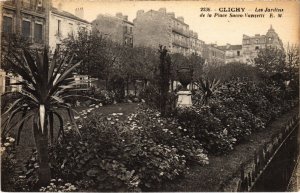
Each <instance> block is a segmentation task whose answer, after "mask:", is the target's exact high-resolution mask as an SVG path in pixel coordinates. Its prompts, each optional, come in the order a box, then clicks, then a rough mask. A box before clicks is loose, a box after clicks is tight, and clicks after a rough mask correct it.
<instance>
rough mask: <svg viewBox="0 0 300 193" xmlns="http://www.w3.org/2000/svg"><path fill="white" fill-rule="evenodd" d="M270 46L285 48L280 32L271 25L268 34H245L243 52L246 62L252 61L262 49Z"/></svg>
mask: <svg viewBox="0 0 300 193" xmlns="http://www.w3.org/2000/svg"><path fill="white" fill-rule="evenodd" d="M268 46H271V47H276V48H278V49H282V50H283V44H282V41H281V39H280V38H279V36H278V34H277V33H276V32H275V30H274V29H273V27H272V26H271V27H270V29H269V30H268V32H267V33H266V35H260V34H255V35H254V36H247V35H243V43H242V53H243V61H244V62H245V63H252V61H253V59H254V58H255V57H256V56H257V53H258V52H259V50H260V49H263V48H266V47H268Z"/></svg>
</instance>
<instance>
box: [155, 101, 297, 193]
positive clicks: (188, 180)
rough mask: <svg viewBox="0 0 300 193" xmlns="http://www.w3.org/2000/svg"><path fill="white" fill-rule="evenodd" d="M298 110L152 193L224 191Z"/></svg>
mask: <svg viewBox="0 0 300 193" xmlns="http://www.w3.org/2000/svg"><path fill="white" fill-rule="evenodd" d="M298 111H299V109H298V107H296V108H293V109H292V110H291V111H289V112H287V113H285V114H284V115H282V116H280V117H279V118H278V119H276V120H275V121H273V122H272V123H271V124H269V125H268V126H267V128H266V129H264V130H262V131H260V132H255V133H253V134H252V135H251V136H250V137H249V138H248V140H247V141H245V142H243V143H241V144H239V145H237V146H236V147H235V148H234V150H233V151H231V152H229V153H228V154H225V155H222V156H212V155H211V156H209V164H208V165H206V166H204V167H202V166H192V167H191V168H190V171H189V174H187V175H185V177H184V178H180V179H176V180H174V181H172V182H168V183H165V184H164V185H163V187H162V188H160V189H159V190H158V189H153V190H152V191H168V192H172V191H182V192H186V191H197V192H201V191H209V192H216V191H222V190H223V188H224V187H225V186H226V184H227V183H228V182H229V181H230V180H231V179H233V178H234V177H236V176H238V175H239V172H240V170H239V168H240V164H241V163H243V162H246V161H248V160H250V159H252V158H253V155H254V153H255V151H257V150H258V149H259V147H261V146H262V145H263V144H264V143H265V142H267V141H269V140H270V139H271V136H272V135H273V134H276V133H278V132H280V129H282V127H284V126H285V124H286V123H287V122H288V121H289V119H290V118H291V117H293V116H294V115H295V114H296V113H298Z"/></svg>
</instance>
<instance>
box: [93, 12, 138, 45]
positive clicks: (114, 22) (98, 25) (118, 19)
mask: <svg viewBox="0 0 300 193" xmlns="http://www.w3.org/2000/svg"><path fill="white" fill-rule="evenodd" d="M92 30H93V32H96V33H97V34H98V35H101V36H103V37H106V38H109V39H110V40H112V41H114V42H117V43H118V44H120V45H125V46H130V47H133V23H132V22H130V21H128V16H127V15H123V14H122V13H117V14H116V15H115V16H112V15H108V14H99V15H98V16H97V18H96V19H95V20H94V21H92Z"/></svg>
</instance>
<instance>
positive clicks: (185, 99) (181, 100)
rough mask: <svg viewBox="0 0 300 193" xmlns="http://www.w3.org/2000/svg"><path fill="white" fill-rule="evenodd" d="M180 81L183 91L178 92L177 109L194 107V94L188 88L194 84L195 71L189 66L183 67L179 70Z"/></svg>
mask: <svg viewBox="0 0 300 193" xmlns="http://www.w3.org/2000/svg"><path fill="white" fill-rule="evenodd" d="M177 74H178V79H179V82H180V84H181V85H182V89H180V91H178V92H177V94H178V101H177V105H176V106H177V107H190V106H192V92H191V91H190V90H188V89H187V86H188V85H189V84H190V83H191V82H192V77H193V70H192V69H191V68H190V67H189V66H182V67H181V68H180V69H179V70H177Z"/></svg>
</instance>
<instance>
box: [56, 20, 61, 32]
mask: <svg viewBox="0 0 300 193" xmlns="http://www.w3.org/2000/svg"><path fill="white" fill-rule="evenodd" d="M60 28H61V21H60V20H57V35H61V33H60Z"/></svg>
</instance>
